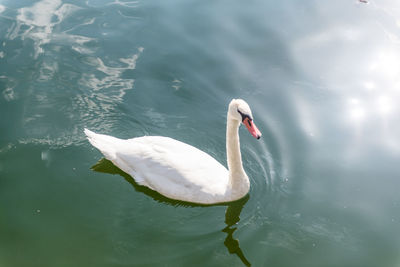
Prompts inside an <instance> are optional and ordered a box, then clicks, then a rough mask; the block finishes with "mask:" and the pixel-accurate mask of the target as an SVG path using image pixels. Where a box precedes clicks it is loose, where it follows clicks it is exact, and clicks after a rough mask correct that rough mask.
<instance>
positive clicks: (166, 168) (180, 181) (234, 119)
mask: <svg viewBox="0 0 400 267" xmlns="http://www.w3.org/2000/svg"><path fill="white" fill-rule="evenodd" d="M241 122H242V123H243V124H244V125H245V126H246V127H247V129H248V130H249V132H250V133H251V134H252V135H253V136H254V137H255V138H257V139H259V138H260V137H261V133H260V131H259V130H258V129H257V127H256V125H255V124H254V122H253V116H252V114H251V110H250V107H249V105H248V104H247V103H246V102H245V101H243V100H241V99H233V100H232V101H231V102H230V104H229V109H228V118H227V128H226V153H227V160H228V169H229V171H228V170H227V169H226V168H225V167H224V166H223V165H221V164H220V163H219V162H218V161H217V160H215V159H214V158H212V157H211V156H210V155H208V154H206V153H205V152H203V151H201V150H199V149H197V148H195V147H193V146H190V145H188V144H185V143H182V142H180V141H177V140H174V139H172V138H169V137H162V136H143V137H137V138H132V139H127V140H122V139H118V138H115V137H112V136H108V135H102V134H96V133H94V132H92V131H89V130H87V129H85V134H86V135H87V137H88V139H89V141H90V143H91V144H92V145H93V146H95V147H96V148H98V149H99V150H100V151H101V153H103V155H104V156H105V157H106V158H107V159H108V160H110V161H112V162H113V163H114V164H115V165H116V166H118V167H119V168H120V169H122V170H123V171H124V172H126V173H128V174H130V175H131V176H132V177H133V178H134V179H135V181H136V182H137V183H138V184H140V185H143V186H147V187H149V188H151V189H153V190H155V191H157V192H159V193H160V194H162V195H164V196H166V197H168V198H171V199H177V200H183V201H187V202H193V203H200V204H216V203H224V202H231V201H234V200H238V199H240V198H242V197H244V196H245V195H247V193H248V192H249V189H250V182H249V178H248V177H247V175H246V173H245V171H244V170H243V166H242V157H241V153H240V143H239V133H238V129H239V126H240V123H241Z"/></svg>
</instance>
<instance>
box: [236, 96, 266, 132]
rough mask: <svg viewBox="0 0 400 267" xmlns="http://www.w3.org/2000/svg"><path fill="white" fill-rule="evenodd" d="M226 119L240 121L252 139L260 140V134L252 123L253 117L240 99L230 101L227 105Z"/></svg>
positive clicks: (247, 106) (246, 105) (244, 102)
mask: <svg viewBox="0 0 400 267" xmlns="http://www.w3.org/2000/svg"><path fill="white" fill-rule="evenodd" d="M228 118H230V119H234V120H237V121H241V122H242V123H243V124H244V125H245V126H246V128H247V130H249V132H250V133H251V135H252V136H254V138H257V139H260V138H261V132H260V131H259V130H258V128H257V126H256V125H255V124H254V122H253V115H252V114H251V109H250V107H249V105H248V104H247V103H246V101H244V100H242V99H232V101H231V103H230V104H229V110H228Z"/></svg>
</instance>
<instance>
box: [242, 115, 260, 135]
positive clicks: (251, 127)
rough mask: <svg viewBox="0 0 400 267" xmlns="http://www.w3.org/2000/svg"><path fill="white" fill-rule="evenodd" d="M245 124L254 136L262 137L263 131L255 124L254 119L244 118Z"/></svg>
mask: <svg viewBox="0 0 400 267" xmlns="http://www.w3.org/2000/svg"><path fill="white" fill-rule="evenodd" d="M243 124H244V125H245V126H246V128H247V130H248V131H249V132H250V133H251V135H252V136H253V137H254V138H257V139H260V138H261V132H260V130H258V128H257V126H256V125H255V124H254V122H253V121H252V120H250V119H249V118H245V119H244V120H243Z"/></svg>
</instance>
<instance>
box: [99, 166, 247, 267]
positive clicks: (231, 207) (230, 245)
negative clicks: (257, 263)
mask: <svg viewBox="0 0 400 267" xmlns="http://www.w3.org/2000/svg"><path fill="white" fill-rule="evenodd" d="M91 169H92V170H94V171H97V172H103V173H110V174H119V175H121V176H122V177H124V178H125V180H126V181H128V182H129V183H130V184H131V185H132V186H133V187H134V188H135V190H136V191H139V192H143V193H145V194H146V195H148V196H150V197H152V198H153V199H154V200H156V201H159V202H164V203H167V204H170V205H174V206H188V207H199V206H210V205H201V204H194V203H190V202H183V201H179V200H173V199H169V198H167V197H164V196H163V195H161V194H159V193H157V192H156V191H153V190H151V189H149V188H147V187H145V186H140V185H138V184H137V183H136V182H135V180H134V179H133V178H132V177H131V176H130V175H129V174H127V173H125V172H124V171H122V170H121V169H119V168H118V167H117V166H115V165H114V164H113V163H112V162H111V161H109V160H107V159H105V158H102V159H101V160H99V161H98V162H97V163H96V164H95V165H93V166H92V167H91ZM248 200H249V195H247V196H246V197H244V198H242V199H240V200H238V201H235V202H232V203H226V204H219V205H224V206H227V209H226V213H225V223H226V227H225V228H224V229H222V232H224V233H226V234H227V237H226V238H225V241H224V245H225V246H226V247H227V249H228V251H229V253H231V254H236V255H237V256H238V257H239V258H240V260H241V261H242V262H243V263H244V264H245V265H246V266H251V264H250V262H249V261H248V260H247V259H246V257H245V256H244V254H243V251H242V250H241V248H240V246H239V241H238V240H237V239H234V238H233V233H234V232H235V231H236V229H237V227H235V225H236V224H237V223H238V222H239V220H240V213H241V211H242V209H243V207H244V205H245V204H246V202H247V201H248Z"/></svg>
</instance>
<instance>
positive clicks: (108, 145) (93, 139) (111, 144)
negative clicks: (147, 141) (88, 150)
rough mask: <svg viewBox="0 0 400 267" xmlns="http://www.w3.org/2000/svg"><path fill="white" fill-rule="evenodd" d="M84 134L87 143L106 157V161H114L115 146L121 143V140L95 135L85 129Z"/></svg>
mask: <svg viewBox="0 0 400 267" xmlns="http://www.w3.org/2000/svg"><path fill="white" fill-rule="evenodd" d="M85 134H86V136H87V138H88V140H89V142H90V143H91V144H92V145H93V146H94V147H95V148H97V149H98V150H100V152H101V153H103V155H104V156H105V157H106V159H108V160H111V161H113V160H115V158H116V152H117V149H116V147H117V145H118V144H119V143H120V142H121V141H122V140H121V139H118V138H115V137H112V136H109V135H104V134H97V133H95V132H92V131H90V130H88V129H86V128H85Z"/></svg>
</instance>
